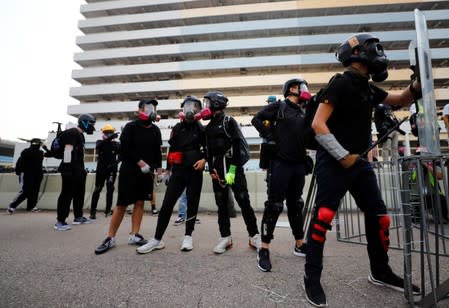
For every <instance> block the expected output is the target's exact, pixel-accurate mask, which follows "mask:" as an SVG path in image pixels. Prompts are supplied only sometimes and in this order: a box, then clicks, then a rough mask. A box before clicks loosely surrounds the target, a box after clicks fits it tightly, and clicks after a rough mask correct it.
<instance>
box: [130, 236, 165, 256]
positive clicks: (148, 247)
mask: <svg viewBox="0 0 449 308" xmlns="http://www.w3.org/2000/svg"><path fill="white" fill-rule="evenodd" d="M164 247H165V245H164V242H163V241H158V240H156V239H154V238H152V239H151V240H149V241H148V243H146V244H145V245H142V246H140V247H137V249H136V250H137V252H138V253H149V252H152V251H153V250H159V249H163V248H164Z"/></svg>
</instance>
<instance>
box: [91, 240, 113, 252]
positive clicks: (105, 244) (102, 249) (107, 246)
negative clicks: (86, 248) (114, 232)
mask: <svg viewBox="0 0 449 308" xmlns="http://www.w3.org/2000/svg"><path fill="white" fill-rule="evenodd" d="M114 246H115V240H113V239H112V238H110V237H109V236H108V237H107V238H106V239H105V240H104V241H103V243H101V245H100V246H98V248H97V249H95V254H96V255H100V254H102V253H105V252H106V251H108V250H109V249H110V248H112V247H114Z"/></svg>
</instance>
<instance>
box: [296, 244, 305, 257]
mask: <svg viewBox="0 0 449 308" xmlns="http://www.w3.org/2000/svg"><path fill="white" fill-rule="evenodd" d="M306 251H307V244H306V243H303V244H302V245H301V247H298V246H296V244H295V248H294V249H293V254H294V255H295V256H298V257H305V256H306Z"/></svg>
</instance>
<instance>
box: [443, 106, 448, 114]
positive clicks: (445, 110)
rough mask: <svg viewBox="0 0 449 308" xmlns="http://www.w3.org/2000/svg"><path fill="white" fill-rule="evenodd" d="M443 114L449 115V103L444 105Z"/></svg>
mask: <svg viewBox="0 0 449 308" xmlns="http://www.w3.org/2000/svg"><path fill="white" fill-rule="evenodd" d="M443 116H449V104H446V105H444V107H443Z"/></svg>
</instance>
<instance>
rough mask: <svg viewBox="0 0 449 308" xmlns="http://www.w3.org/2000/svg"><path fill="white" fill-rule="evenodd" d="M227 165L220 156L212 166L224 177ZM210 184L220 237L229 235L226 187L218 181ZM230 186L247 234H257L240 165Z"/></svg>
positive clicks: (229, 222) (221, 177) (255, 222)
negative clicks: (215, 206) (216, 211)
mask: <svg viewBox="0 0 449 308" xmlns="http://www.w3.org/2000/svg"><path fill="white" fill-rule="evenodd" d="M229 165H230V164H229V162H228V161H227V162H224V161H223V157H222V156H221V157H215V158H214V163H213V167H212V168H214V169H216V170H217V172H218V175H219V176H220V179H224V178H225V174H226V172H227V170H228V168H229V167H228V166H229ZM225 169H226V170H225ZM212 185H213V189H214V195H215V202H216V204H217V207H218V227H219V230H220V234H221V236H222V237H227V236H230V235H231V220H230V218H229V207H228V201H229V193H228V187H226V186H225V187H223V186H222V185H220V184H219V183H218V181H212ZM230 187H231V189H232V192H233V193H234V198H235V200H236V201H237V204H238V205H239V207H240V209H241V212H242V216H243V220H244V221H245V224H246V230H247V231H248V234H249V236H254V235H256V234H258V233H259V231H258V230H257V219H256V215H255V214H254V210H253V208H252V207H251V203H250V201H249V194H248V185H247V183H246V177H245V173H244V171H243V168H242V167H241V166H237V170H236V172H235V183H234V184H232V185H231V186H230Z"/></svg>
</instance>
